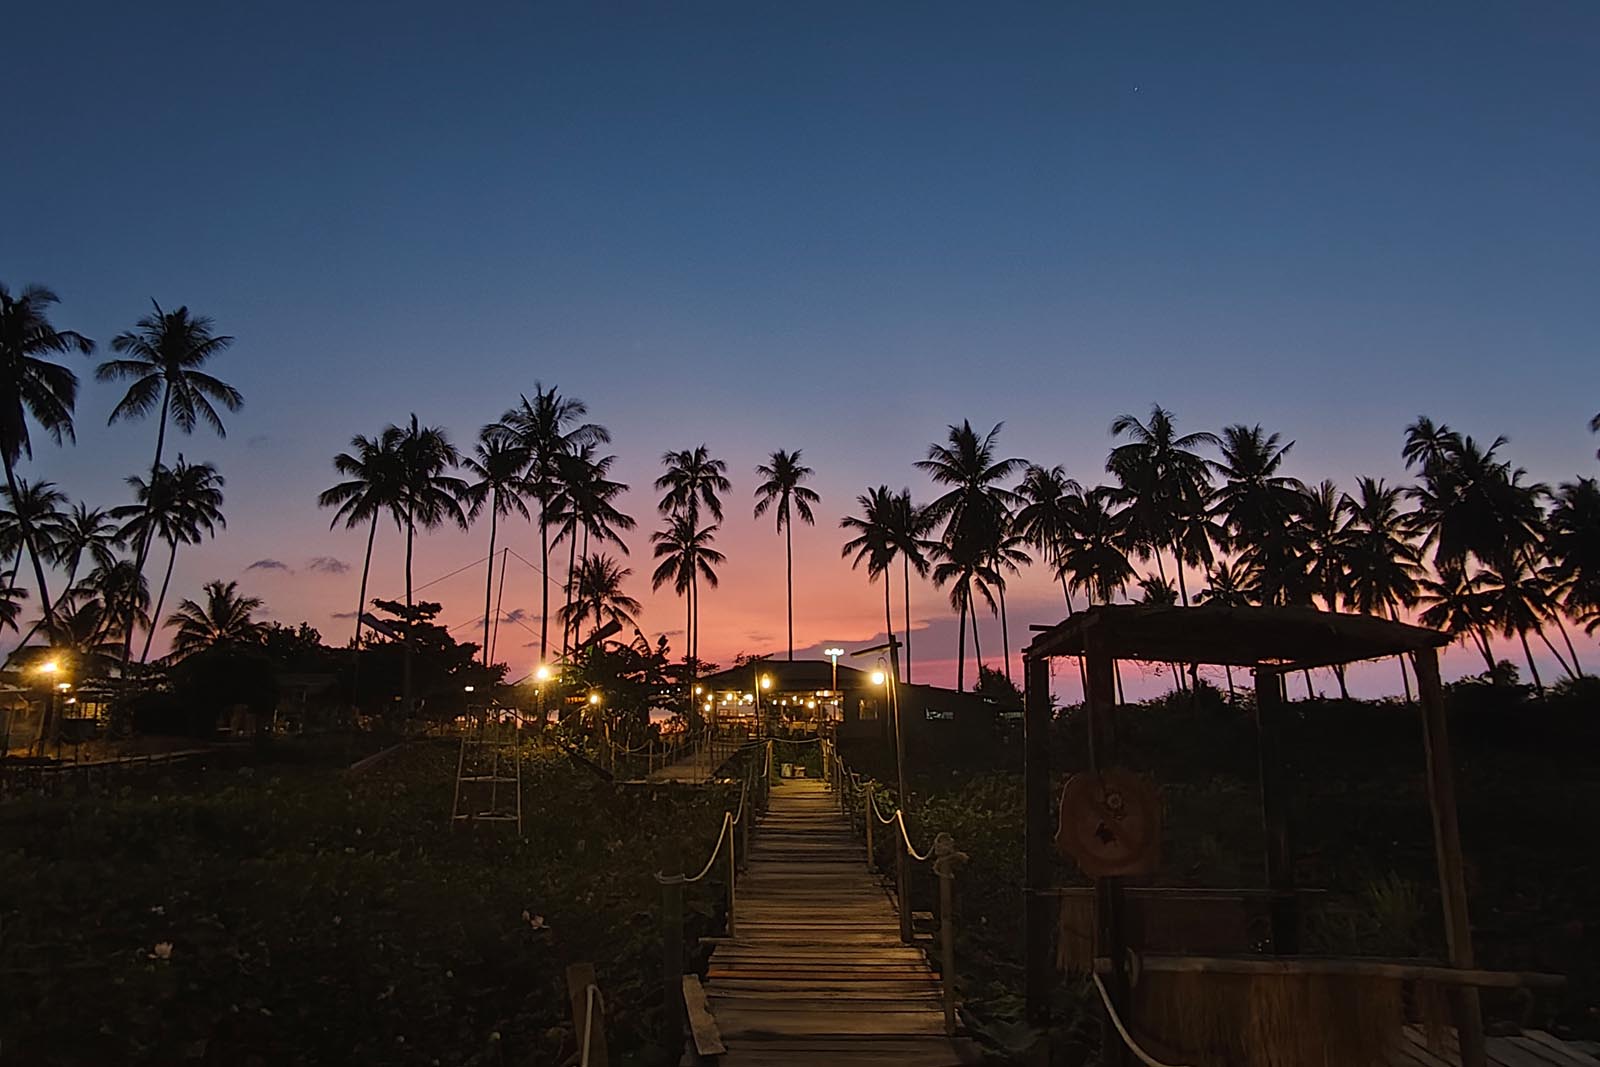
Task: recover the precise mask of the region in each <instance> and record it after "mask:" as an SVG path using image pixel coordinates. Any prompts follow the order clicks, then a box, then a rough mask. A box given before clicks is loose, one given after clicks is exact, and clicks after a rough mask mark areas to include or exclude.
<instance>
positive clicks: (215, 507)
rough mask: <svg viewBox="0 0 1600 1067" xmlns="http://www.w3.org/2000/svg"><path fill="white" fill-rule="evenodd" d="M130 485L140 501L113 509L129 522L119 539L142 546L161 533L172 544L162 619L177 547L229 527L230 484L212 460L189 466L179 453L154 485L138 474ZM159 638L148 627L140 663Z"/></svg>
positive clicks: (129, 635) (163, 584)
mask: <svg viewBox="0 0 1600 1067" xmlns="http://www.w3.org/2000/svg"><path fill="white" fill-rule="evenodd" d="M128 484H129V485H130V486H132V487H133V490H134V500H135V501H136V503H133V504H128V505H125V506H123V507H119V508H113V509H112V510H111V514H112V517H113V518H118V519H122V520H124V523H123V526H122V529H121V530H119V531H118V536H119V537H120V539H121V540H123V541H126V542H128V543H129V544H138V543H140V542H145V543H148V542H150V541H151V540H152V539H154V538H158V537H159V538H160V539H161V540H163V541H165V542H166V543H167V544H168V545H169V546H170V551H169V553H168V554H167V570H166V574H165V576H164V577H163V578H162V579H161V592H160V593H159V594H158V595H157V596H156V610H155V612H154V617H155V618H157V619H159V618H160V617H161V605H162V604H164V603H166V599H167V586H168V585H169V584H170V583H171V582H172V567H173V564H174V563H176V562H177V559H178V546H179V545H180V544H199V543H200V540H201V537H202V535H207V536H215V535H216V532H217V530H216V528H217V527H218V526H226V525H228V523H227V520H225V519H224V518H223V517H222V487H223V485H224V484H225V483H224V481H223V478H222V476H221V475H220V474H218V473H217V469H216V468H215V467H213V466H212V465H211V464H209V463H196V464H189V463H187V462H185V461H184V458H183V455H182V453H180V454H179V455H178V462H177V463H176V464H174V465H173V466H172V467H171V468H170V469H169V468H167V467H165V466H162V467H157V468H156V476H155V479H154V480H153V481H151V482H150V483H149V484H146V483H145V481H144V480H143V479H142V478H139V477H138V476H134V477H131V478H129V479H128ZM154 637H155V627H154V626H149V627H146V629H145V635H144V650H143V651H142V652H140V653H139V662H140V663H141V664H142V663H145V662H146V661H147V660H149V658H150V642H151V640H152V639H153V638H154ZM132 639H133V634H132V631H131V630H130V631H129V632H128V633H127V634H126V635H125V650H131V648H132ZM124 659H126V656H124Z"/></svg>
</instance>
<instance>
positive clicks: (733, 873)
mask: <svg viewBox="0 0 1600 1067" xmlns="http://www.w3.org/2000/svg"><path fill="white" fill-rule="evenodd" d="M723 818H725V819H730V820H731V819H732V818H733V816H731V815H724V816H723ZM738 876H739V862H738V857H736V856H735V855H734V854H733V826H732V825H731V823H730V825H729V826H728V936H729V937H737V936H738V931H737V930H736V929H735V927H734V918H733V915H734V892H733V886H734V882H735V881H736V880H737V878H738Z"/></svg>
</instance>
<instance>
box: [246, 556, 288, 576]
mask: <svg viewBox="0 0 1600 1067" xmlns="http://www.w3.org/2000/svg"><path fill="white" fill-rule="evenodd" d="M245 570H247V571H288V572H289V573H290V574H293V573H294V571H293V570H292V569H291V568H290V567H289V565H288V564H287V563H285V562H283V560H281V559H258V560H256V561H255V562H254V563H252V564H250V566H248V567H246V568H245Z"/></svg>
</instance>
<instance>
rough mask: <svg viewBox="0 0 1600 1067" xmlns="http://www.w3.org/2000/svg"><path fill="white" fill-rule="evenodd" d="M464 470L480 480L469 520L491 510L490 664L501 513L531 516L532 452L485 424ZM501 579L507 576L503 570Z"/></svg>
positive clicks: (468, 497) (470, 498)
mask: <svg viewBox="0 0 1600 1067" xmlns="http://www.w3.org/2000/svg"><path fill="white" fill-rule="evenodd" d="M461 469H462V470H464V471H466V472H467V473H468V474H470V475H472V477H473V478H475V479H477V480H476V481H469V482H468V483H467V486H466V490H465V493H464V494H463V496H462V500H463V502H465V503H466V504H468V505H469V509H468V511H467V519H468V520H469V521H476V520H477V518H478V516H479V515H480V514H481V513H482V512H483V509H484V508H485V507H487V508H488V509H489V568H488V573H487V576H486V577H485V578H484V581H483V665H484V666H485V667H487V666H488V665H489V622H490V619H491V618H492V611H491V608H490V604H491V602H492V598H493V595H494V542H495V535H496V534H497V533H498V532H499V525H500V516H502V515H521V516H522V517H523V518H524V519H527V518H531V516H529V514H528V505H527V504H525V503H523V501H522V493H523V490H524V487H525V485H526V482H525V481H524V480H523V473H524V472H525V471H526V470H527V469H528V451H527V449H525V448H523V447H522V446H521V445H519V444H517V443H516V441H515V440H514V439H512V438H511V437H509V436H507V435H505V434H497V433H493V432H492V431H491V428H490V427H488V426H485V427H484V428H483V430H482V431H481V432H480V433H479V435H478V443H477V445H476V446H474V448H473V454H472V455H471V456H469V457H467V458H466V459H463V460H462V461H461ZM500 577H501V580H502V581H503V580H504V579H505V574H504V572H503V571H502V573H501V576H500Z"/></svg>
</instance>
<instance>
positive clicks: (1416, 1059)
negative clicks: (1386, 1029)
mask: <svg viewBox="0 0 1600 1067" xmlns="http://www.w3.org/2000/svg"><path fill="white" fill-rule="evenodd" d="M1485 1046H1486V1047H1485V1052H1487V1053H1488V1057H1489V1067H1600V1059H1595V1058H1594V1057H1593V1056H1591V1055H1589V1054H1588V1053H1586V1052H1584V1051H1582V1050H1581V1049H1578V1048H1577V1047H1575V1046H1573V1045H1570V1044H1568V1043H1566V1042H1565V1041H1562V1040H1561V1039H1560V1038H1557V1037H1553V1036H1551V1035H1550V1034H1547V1033H1545V1032H1544V1031H1543V1030H1527V1031H1524V1032H1523V1033H1521V1034H1518V1035H1516V1036H1515V1037H1491V1038H1488V1039H1487V1040H1486V1041H1485ZM1389 1063H1390V1064H1391V1065H1392V1067H1461V1054H1460V1053H1459V1052H1457V1051H1456V1041H1455V1031H1454V1030H1450V1031H1448V1032H1447V1033H1446V1035H1445V1047H1444V1048H1442V1049H1438V1050H1431V1049H1429V1048H1428V1041H1427V1038H1426V1037H1425V1036H1424V1035H1423V1032H1422V1028H1421V1027H1418V1026H1408V1027H1406V1029H1405V1040H1404V1042H1402V1044H1401V1046H1400V1048H1398V1049H1396V1050H1395V1053H1394V1054H1393V1055H1392V1056H1390V1057H1389Z"/></svg>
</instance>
